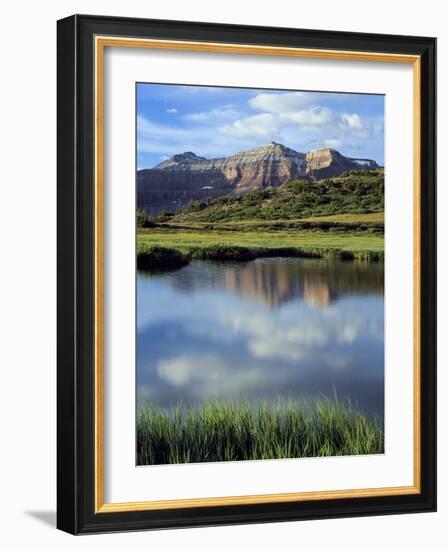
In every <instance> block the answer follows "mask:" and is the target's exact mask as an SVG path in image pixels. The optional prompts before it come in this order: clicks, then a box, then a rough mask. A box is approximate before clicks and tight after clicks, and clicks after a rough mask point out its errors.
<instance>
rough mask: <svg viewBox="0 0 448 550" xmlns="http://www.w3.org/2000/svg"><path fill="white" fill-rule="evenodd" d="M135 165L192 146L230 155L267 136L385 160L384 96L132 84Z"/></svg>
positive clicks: (297, 146) (301, 147)
mask: <svg viewBox="0 0 448 550" xmlns="http://www.w3.org/2000/svg"><path fill="white" fill-rule="evenodd" d="M136 95H137V106H136V111H137V169H139V170H140V169H142V168H152V167H153V166H156V165H157V164H159V163H160V162H162V161H164V160H166V159H167V158H169V157H171V156H172V155H175V154H178V153H183V152H185V151H192V152H194V153H196V155H199V156H202V157H206V158H218V157H224V156H229V155H232V154H234V153H237V152H239V151H245V150H248V149H252V148H254V147H258V146H261V145H265V144H267V143H270V142H271V141H276V142H277V143H282V144H283V145H286V146H287V147H290V148H291V149H294V150H296V151H299V152H302V153H306V152H308V151H311V150H314V149H320V148H322V147H332V148H334V149H337V150H338V151H339V152H341V153H342V154H343V155H345V156H348V157H355V158H369V159H373V160H376V161H377V162H378V164H380V165H384V96H382V95H370V94H347V93H334V92H333V93H331V92H309V91H306V92H305V91H291V90H262V89H254V88H224V87H205V86H184V85H174V84H149V83H138V84H137V90H136Z"/></svg>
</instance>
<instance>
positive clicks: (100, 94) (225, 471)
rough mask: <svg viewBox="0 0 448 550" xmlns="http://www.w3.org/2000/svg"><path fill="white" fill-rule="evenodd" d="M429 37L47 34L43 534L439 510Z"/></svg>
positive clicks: (141, 26)
mask: <svg viewBox="0 0 448 550" xmlns="http://www.w3.org/2000/svg"><path fill="white" fill-rule="evenodd" d="M435 50H436V41H435V39H434V38H424V37H408V36H392V35H387V36H386V35H374V34H370V35H369V34H357V33H344V32H333V31H317V30H303V29H284V28H265V27H249V26H236V25H218V24H212V23H191V22H179V21H158V20H140V19H127V18H112V17H97V16H88V15H75V16H72V17H69V18H66V19H63V20H61V21H58V513H57V521H58V527H59V528H60V529H62V530H64V531H67V532H69V533H73V534H81V533H98V532H108V531H124V530H136V529H158V528H168V527H187V526H205V525H225V524H237V523H249V522H250V523H254V522H272V521H290V520H303V519H316V518H332V517H349V516H362V515H375V514H397V513H406V512H408V513H409V512H425V511H426V512H430V511H434V510H435V508H436V464H435V462H436V391H435V383H436V356H435V354H436V345H435V339H436V302H435V293H436V281H435V278H436V235H435V226H436V223H435V222H436V220H435V212H436V209H435V180H436V177H435V151H436V149H435Z"/></svg>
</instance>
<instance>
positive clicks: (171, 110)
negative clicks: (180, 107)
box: [166, 107, 177, 114]
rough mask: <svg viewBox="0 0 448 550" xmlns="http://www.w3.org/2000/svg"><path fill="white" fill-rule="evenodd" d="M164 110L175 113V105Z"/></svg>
mask: <svg viewBox="0 0 448 550" xmlns="http://www.w3.org/2000/svg"><path fill="white" fill-rule="evenodd" d="M166 112H167V113H170V114H175V113H177V109H176V108H175V107H170V108H169V109H167V110H166Z"/></svg>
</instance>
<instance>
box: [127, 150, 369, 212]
mask: <svg viewBox="0 0 448 550" xmlns="http://www.w3.org/2000/svg"><path fill="white" fill-rule="evenodd" d="M377 167H378V165H377V163H376V162H375V161H373V160H369V159H351V158H348V157H344V156H343V155H341V154H340V153H339V152H338V151H336V150H334V149H319V150H317V151H311V152H309V153H306V154H304V153H299V152H297V151H294V150H293V149H290V148H288V147H286V146H285V145H282V144H280V143H275V142H271V143H269V144H268V145H265V146H263V147H256V148H255V149H251V150H250V151H243V152H241V153H237V154H235V155H232V156H230V157H223V158H217V159H205V158H204V157H199V156H197V155H195V154H194V153H192V152H191V151H189V152H186V153H182V154H177V155H174V156H172V157H171V158H169V159H167V160H165V161H164V162H162V163H160V164H158V165H157V166H155V167H154V168H152V169H147V170H139V171H138V173H137V206H138V207H139V208H142V209H143V210H145V211H146V212H147V213H148V214H157V213H158V212H160V210H169V211H175V210H177V209H179V208H183V207H185V206H186V205H187V204H188V203H189V202H190V201H191V200H196V199H198V200H205V199H209V198H216V197H218V196H222V195H228V194H243V193H246V192H247V191H250V190H252V189H261V188H264V187H279V186H280V185H282V184H283V183H285V182H287V181H290V180H292V179H295V178H305V179H308V180H311V181H314V180H317V179H321V178H324V177H331V176H338V175H340V174H341V173H342V172H343V171H346V170H353V169H372V168H377Z"/></svg>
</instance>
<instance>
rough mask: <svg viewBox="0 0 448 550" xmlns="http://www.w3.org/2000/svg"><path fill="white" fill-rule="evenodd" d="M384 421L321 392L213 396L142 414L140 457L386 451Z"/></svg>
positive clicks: (177, 459)
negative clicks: (287, 396)
mask: <svg viewBox="0 0 448 550" xmlns="http://www.w3.org/2000/svg"><path fill="white" fill-rule="evenodd" d="M383 452H384V434H383V426H382V424H381V423H380V422H379V421H378V420H376V419H368V418H367V417H366V416H364V415H363V414H362V413H361V412H359V411H358V410H357V409H356V408H354V407H352V406H351V405H350V403H341V402H339V401H338V400H337V398H335V399H333V400H330V399H326V398H321V399H318V400H316V401H313V402H312V403H309V402H306V401H303V400H302V401H292V400H281V399H278V401H277V402H276V403H274V404H269V403H266V402H262V403H259V404H258V405H253V406H251V405H249V404H247V403H234V402H232V401H219V400H216V401H210V402H208V403H205V404H203V405H201V406H200V407H197V408H195V407H183V406H181V405H179V406H178V407H175V408H174V409H172V410H165V409H162V408H159V407H156V406H151V405H148V406H146V408H144V409H143V410H142V412H141V413H140V415H139V416H138V418H137V463H138V464H139V465H149V464H180V463H192V462H221V461H235V460H260V459H277V458H300V457H317V456H320V457H322V456H346V455H363V454H380V453H383Z"/></svg>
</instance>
